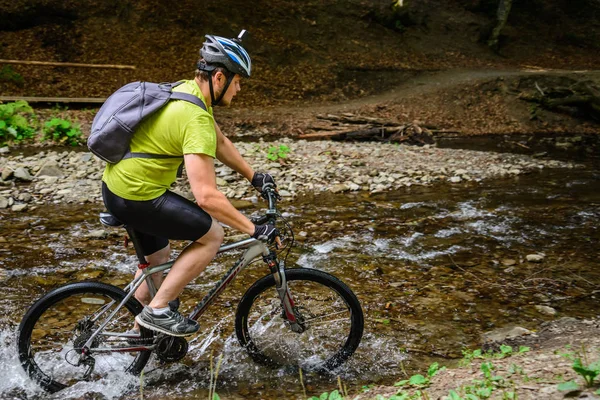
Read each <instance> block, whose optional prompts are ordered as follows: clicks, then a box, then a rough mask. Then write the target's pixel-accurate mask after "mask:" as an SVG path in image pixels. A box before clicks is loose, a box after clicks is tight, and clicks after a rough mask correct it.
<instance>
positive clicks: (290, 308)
mask: <svg viewBox="0 0 600 400" xmlns="http://www.w3.org/2000/svg"><path fill="white" fill-rule="evenodd" d="M263 260H264V261H265V262H266V263H267V265H268V266H269V270H270V271H271V273H272V274H273V278H275V287H276V289H277V294H278V295H279V300H280V301H281V307H282V308H283V314H284V318H285V319H286V320H287V321H288V323H289V324H290V328H291V329H292V331H294V332H296V333H302V332H304V331H305V329H306V328H305V326H304V324H303V323H302V321H301V318H298V317H299V315H298V313H297V310H296V306H295V304H294V300H293V299H292V294H291V293H290V288H289V287H288V285H287V280H286V278H285V265H284V263H283V261H280V260H277V256H276V255H275V253H274V252H272V251H271V252H269V254H268V255H266V256H263Z"/></svg>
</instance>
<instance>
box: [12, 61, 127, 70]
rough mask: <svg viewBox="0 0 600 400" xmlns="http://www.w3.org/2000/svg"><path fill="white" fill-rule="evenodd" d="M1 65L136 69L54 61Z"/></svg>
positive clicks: (19, 62)
mask: <svg viewBox="0 0 600 400" xmlns="http://www.w3.org/2000/svg"><path fill="white" fill-rule="evenodd" d="M0 64H21V65H44V66H52V67H78V68H114V69H135V66H133V65H116V64H81V63H71V62H54V61H22V60H0Z"/></svg>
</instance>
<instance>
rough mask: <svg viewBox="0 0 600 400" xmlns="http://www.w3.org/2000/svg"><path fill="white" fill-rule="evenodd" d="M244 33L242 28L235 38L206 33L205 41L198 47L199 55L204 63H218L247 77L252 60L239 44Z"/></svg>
mask: <svg viewBox="0 0 600 400" xmlns="http://www.w3.org/2000/svg"><path fill="white" fill-rule="evenodd" d="M245 33H246V31H245V30H242V31H241V32H240V34H239V35H238V37H237V38H236V39H227V38H224V37H221V36H214V35H206V42H204V44H203V45H202V48H201V49H200V56H201V57H202V58H203V59H204V61H205V62H206V64H209V65H215V64H218V65H221V66H223V67H225V69H227V70H228V71H230V72H232V73H234V74H239V75H241V76H243V77H244V78H249V77H250V71H251V70H252V61H251V60H250V56H249V55H248V52H247V51H246V50H245V49H244V48H243V47H242V45H241V42H242V38H243V36H244V34H245Z"/></svg>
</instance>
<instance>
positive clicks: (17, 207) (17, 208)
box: [11, 204, 27, 212]
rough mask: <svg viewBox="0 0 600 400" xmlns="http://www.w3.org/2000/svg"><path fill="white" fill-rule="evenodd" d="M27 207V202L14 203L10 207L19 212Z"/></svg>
mask: <svg viewBox="0 0 600 400" xmlns="http://www.w3.org/2000/svg"><path fill="white" fill-rule="evenodd" d="M26 209H27V204H15V205H13V206H12V207H11V210H12V211H15V212H19V211H25V210H26Z"/></svg>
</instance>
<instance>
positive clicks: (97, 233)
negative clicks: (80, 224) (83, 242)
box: [85, 229, 108, 239]
mask: <svg viewBox="0 0 600 400" xmlns="http://www.w3.org/2000/svg"><path fill="white" fill-rule="evenodd" d="M106 236H108V233H107V232H106V231H105V230H104V229H97V230H94V231H91V232H89V233H88V234H87V235H85V237H87V238H90V239H104V238H105V237H106Z"/></svg>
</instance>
